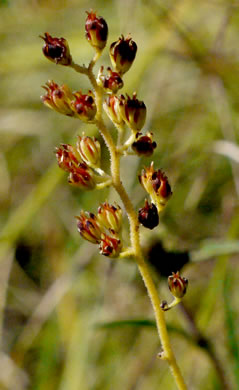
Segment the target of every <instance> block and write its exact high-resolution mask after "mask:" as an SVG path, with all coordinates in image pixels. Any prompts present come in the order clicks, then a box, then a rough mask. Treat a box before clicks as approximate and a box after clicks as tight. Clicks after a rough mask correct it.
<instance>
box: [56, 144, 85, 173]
mask: <svg viewBox="0 0 239 390" xmlns="http://www.w3.org/2000/svg"><path fill="white" fill-rule="evenodd" d="M56 158H57V162H58V165H59V167H60V168H61V169H63V170H64V171H66V172H71V170H72V169H73V168H74V167H78V165H79V164H80V162H81V159H80V156H79V154H78V153H77V150H76V149H75V148H74V147H73V146H72V145H69V144H61V146H60V147H59V148H56Z"/></svg>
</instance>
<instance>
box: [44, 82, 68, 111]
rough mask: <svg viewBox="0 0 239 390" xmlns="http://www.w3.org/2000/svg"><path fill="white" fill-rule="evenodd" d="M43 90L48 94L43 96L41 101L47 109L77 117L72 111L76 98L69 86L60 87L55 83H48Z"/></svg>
mask: <svg viewBox="0 0 239 390" xmlns="http://www.w3.org/2000/svg"><path fill="white" fill-rule="evenodd" d="M42 88H44V89H45V90H46V94H45V95H44V96H41V100H42V102H43V103H44V104H45V105H46V106H47V107H49V108H51V109H52V110H55V111H57V112H59V113H61V114H64V115H67V116H74V115H75V113H74V111H73V110H72V109H71V100H72V99H73V97H74V96H73V94H72V92H71V90H70V88H69V87H68V86H67V85H61V86H59V85H58V84H56V83H54V81H48V82H47V83H46V85H44V86H43V87H42Z"/></svg>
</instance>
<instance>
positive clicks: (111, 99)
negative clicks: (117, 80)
mask: <svg viewBox="0 0 239 390" xmlns="http://www.w3.org/2000/svg"><path fill="white" fill-rule="evenodd" d="M119 102H120V100H119V98H118V97H117V96H114V95H111V96H108V97H107V99H106V100H105V102H104V104H103V107H104V110H105V112H106V114H107V115H108V117H109V118H110V120H111V121H112V122H114V123H117V124H121V123H123V119H122V117H121V115H120V110H119Z"/></svg>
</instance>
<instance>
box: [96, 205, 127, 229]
mask: <svg viewBox="0 0 239 390" xmlns="http://www.w3.org/2000/svg"><path fill="white" fill-rule="evenodd" d="M97 218H98V221H99V222H100V223H101V224H102V225H103V226H104V227H105V228H106V229H109V230H113V231H114V232H116V233H117V232H119V231H120V229H121V226H122V210H121V208H120V206H118V205H116V206H114V205H111V204H109V203H108V202H105V203H103V204H101V205H100V206H99V208H98V214H97Z"/></svg>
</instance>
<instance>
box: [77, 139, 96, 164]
mask: <svg viewBox="0 0 239 390" xmlns="http://www.w3.org/2000/svg"><path fill="white" fill-rule="evenodd" d="M76 147H77V151H78V152H79V154H80V156H81V158H82V160H83V161H84V162H85V163H86V164H87V165H88V166H89V167H91V168H99V167H100V156H101V147H100V143H99V141H98V140H97V139H96V138H92V137H87V136H85V135H83V137H80V136H79V137H78V140H77V144H76Z"/></svg>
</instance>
